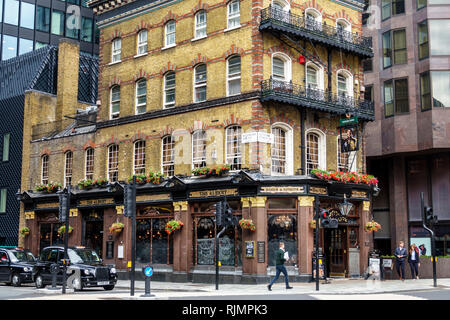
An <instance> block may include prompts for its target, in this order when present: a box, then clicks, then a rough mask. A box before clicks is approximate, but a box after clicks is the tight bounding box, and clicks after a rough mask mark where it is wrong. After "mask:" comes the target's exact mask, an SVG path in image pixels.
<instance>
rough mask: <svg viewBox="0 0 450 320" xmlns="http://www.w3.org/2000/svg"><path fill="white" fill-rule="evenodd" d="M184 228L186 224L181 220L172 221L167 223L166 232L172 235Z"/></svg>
mask: <svg viewBox="0 0 450 320" xmlns="http://www.w3.org/2000/svg"><path fill="white" fill-rule="evenodd" d="M182 226H184V224H183V222H181V221H180V220H170V221H169V222H167V223H166V227H165V230H166V232H167V233H168V234H171V233H172V232H174V231H176V230H179V229H181V227H182Z"/></svg>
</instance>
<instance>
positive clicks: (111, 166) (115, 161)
mask: <svg viewBox="0 0 450 320" xmlns="http://www.w3.org/2000/svg"><path fill="white" fill-rule="evenodd" d="M107 176H108V180H109V181H110V182H114V181H117V180H118V178H119V146H118V145H117V144H112V145H110V146H109V147H108V172H107Z"/></svg>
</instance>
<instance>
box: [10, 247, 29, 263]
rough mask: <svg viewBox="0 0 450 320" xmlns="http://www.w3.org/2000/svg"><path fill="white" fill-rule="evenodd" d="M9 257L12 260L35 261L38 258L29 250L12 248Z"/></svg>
mask: <svg viewBox="0 0 450 320" xmlns="http://www.w3.org/2000/svg"><path fill="white" fill-rule="evenodd" d="M9 257H10V259H11V261H12V262H34V261H36V258H35V257H34V256H33V254H32V253H31V252H29V251H18V250H11V251H9Z"/></svg>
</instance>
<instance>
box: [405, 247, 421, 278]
mask: <svg viewBox="0 0 450 320" xmlns="http://www.w3.org/2000/svg"><path fill="white" fill-rule="evenodd" d="M419 256H420V254H419V248H417V246H416V245H415V244H412V245H411V246H410V247H409V253H408V263H409V267H410V268H411V277H412V278H413V279H414V280H415V279H419V267H420V259H419Z"/></svg>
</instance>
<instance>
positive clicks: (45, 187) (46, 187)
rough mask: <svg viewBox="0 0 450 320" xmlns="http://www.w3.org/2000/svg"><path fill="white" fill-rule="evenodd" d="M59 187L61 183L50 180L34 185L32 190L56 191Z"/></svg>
mask: <svg viewBox="0 0 450 320" xmlns="http://www.w3.org/2000/svg"><path fill="white" fill-rule="evenodd" d="M61 187H62V186H61V184H59V183H57V182H50V183H49V184H40V185H37V186H36V187H34V190H36V191H38V192H46V193H56V192H57V191H58V190H59V189H60V188H61Z"/></svg>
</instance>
